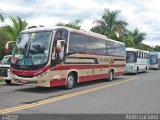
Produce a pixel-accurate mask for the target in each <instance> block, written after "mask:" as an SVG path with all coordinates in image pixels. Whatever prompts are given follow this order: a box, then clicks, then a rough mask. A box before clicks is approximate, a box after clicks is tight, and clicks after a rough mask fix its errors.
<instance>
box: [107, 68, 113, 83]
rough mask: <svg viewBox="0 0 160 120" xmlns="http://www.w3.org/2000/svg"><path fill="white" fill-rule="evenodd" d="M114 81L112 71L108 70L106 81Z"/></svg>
mask: <svg viewBox="0 0 160 120" xmlns="http://www.w3.org/2000/svg"><path fill="white" fill-rule="evenodd" d="M113 79H114V73H113V70H110V71H109V76H108V81H109V82H110V81H112V80H113Z"/></svg>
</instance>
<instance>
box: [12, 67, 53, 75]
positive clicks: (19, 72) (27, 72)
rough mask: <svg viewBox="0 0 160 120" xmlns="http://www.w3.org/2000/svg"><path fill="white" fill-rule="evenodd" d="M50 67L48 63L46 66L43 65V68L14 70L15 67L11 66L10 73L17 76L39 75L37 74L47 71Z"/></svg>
mask: <svg viewBox="0 0 160 120" xmlns="http://www.w3.org/2000/svg"><path fill="white" fill-rule="evenodd" d="M50 68H51V66H50V65H48V66H45V67H44V68H42V69H39V70H16V69H13V68H11V71H12V73H14V74H16V75H17V76H26V77H33V76H35V75H39V74H41V73H43V72H45V71H47V70H48V69H50Z"/></svg>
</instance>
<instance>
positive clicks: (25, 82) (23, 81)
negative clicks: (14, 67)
mask: <svg viewBox="0 0 160 120" xmlns="http://www.w3.org/2000/svg"><path fill="white" fill-rule="evenodd" d="M20 82H21V83H23V84H27V83H28V81H27V80H20Z"/></svg>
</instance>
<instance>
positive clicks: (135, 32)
mask: <svg viewBox="0 0 160 120" xmlns="http://www.w3.org/2000/svg"><path fill="white" fill-rule="evenodd" d="M130 34H131V35H132V36H133V37H134V44H135V45H136V46H138V45H139V44H140V43H142V41H143V40H144V39H145V36H146V34H145V33H143V32H140V31H139V30H138V29H137V28H136V29H134V30H133V32H130Z"/></svg>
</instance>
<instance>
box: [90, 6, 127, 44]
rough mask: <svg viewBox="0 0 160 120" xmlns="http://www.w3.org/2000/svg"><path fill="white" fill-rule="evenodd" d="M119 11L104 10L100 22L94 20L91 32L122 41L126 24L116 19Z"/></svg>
mask: <svg viewBox="0 0 160 120" xmlns="http://www.w3.org/2000/svg"><path fill="white" fill-rule="evenodd" d="M119 12H120V11H110V10H109V9H105V10H104V14H103V16H102V18H101V19H100V20H95V21H94V23H95V24H96V26H95V27H93V28H91V31H93V32H96V33H100V34H102V35H105V36H107V37H108V38H111V39H115V40H118V41H122V36H123V34H125V31H126V28H125V27H126V26H127V25H128V24H127V22H125V21H123V20H119V19H118V15H119Z"/></svg>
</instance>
